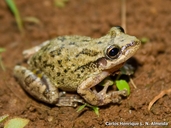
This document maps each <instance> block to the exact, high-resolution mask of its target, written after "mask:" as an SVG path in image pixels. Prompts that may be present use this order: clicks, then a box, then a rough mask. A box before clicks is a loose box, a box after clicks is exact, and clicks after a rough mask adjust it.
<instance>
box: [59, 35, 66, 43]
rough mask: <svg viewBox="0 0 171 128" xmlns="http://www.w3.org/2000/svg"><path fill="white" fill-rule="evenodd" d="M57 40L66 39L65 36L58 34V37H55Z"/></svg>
mask: <svg viewBox="0 0 171 128" xmlns="http://www.w3.org/2000/svg"><path fill="white" fill-rule="evenodd" d="M57 40H60V41H61V42H64V41H65V40H66V38H65V36H59V37H57Z"/></svg>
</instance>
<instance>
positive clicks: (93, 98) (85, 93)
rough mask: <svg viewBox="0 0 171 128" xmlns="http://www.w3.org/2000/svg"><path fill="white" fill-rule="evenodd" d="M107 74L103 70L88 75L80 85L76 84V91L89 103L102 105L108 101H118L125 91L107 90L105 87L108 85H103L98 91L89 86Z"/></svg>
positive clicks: (125, 93) (124, 94) (92, 85)
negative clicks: (91, 75)
mask: <svg viewBox="0 0 171 128" xmlns="http://www.w3.org/2000/svg"><path fill="white" fill-rule="evenodd" d="M108 75H109V74H108V73H107V72H103V73H102V74H99V75H96V76H94V77H90V78H88V79H87V80H85V81H84V82H83V83H82V84H81V85H79V86H78V89H77V92H78V93H79V94H80V95H81V96H82V97H83V98H84V99H85V100H86V101H87V102H88V103H90V104H92V105H96V106H102V105H105V104H108V103H116V102H119V101H120V99H121V96H127V91H126V90H123V91H113V92H109V93H106V92H107V88H108V86H109V85H107V84H106V85H105V87H104V89H102V91H100V92H98V93H97V92H96V91H92V90H91V88H92V87H94V86H96V85H97V84H98V83H99V82H101V80H103V79H104V78H106V77H107V76H108Z"/></svg>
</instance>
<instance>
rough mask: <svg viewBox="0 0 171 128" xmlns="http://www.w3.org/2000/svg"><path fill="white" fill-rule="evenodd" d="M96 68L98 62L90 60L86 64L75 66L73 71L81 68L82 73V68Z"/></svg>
mask: <svg viewBox="0 0 171 128" xmlns="http://www.w3.org/2000/svg"><path fill="white" fill-rule="evenodd" d="M96 68H98V64H97V63H96V62H94V61H91V62H89V63H87V64H84V65H82V66H79V67H77V68H76V69H75V70H74V71H75V72H76V71H78V70H80V69H81V72H82V73H83V72H84V70H87V69H90V70H91V69H93V70H95V69H96Z"/></svg>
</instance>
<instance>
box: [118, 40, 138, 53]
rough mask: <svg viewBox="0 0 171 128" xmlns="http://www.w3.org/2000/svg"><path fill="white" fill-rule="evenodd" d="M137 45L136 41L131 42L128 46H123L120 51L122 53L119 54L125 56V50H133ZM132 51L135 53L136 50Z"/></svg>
mask: <svg viewBox="0 0 171 128" xmlns="http://www.w3.org/2000/svg"><path fill="white" fill-rule="evenodd" d="M137 44H138V42H137V41H132V42H131V43H129V44H127V45H125V46H123V47H122V48H121V51H122V52H121V53H122V54H123V55H125V53H126V52H127V50H128V49H129V47H135V48H136V46H137ZM134 51H136V50H134Z"/></svg>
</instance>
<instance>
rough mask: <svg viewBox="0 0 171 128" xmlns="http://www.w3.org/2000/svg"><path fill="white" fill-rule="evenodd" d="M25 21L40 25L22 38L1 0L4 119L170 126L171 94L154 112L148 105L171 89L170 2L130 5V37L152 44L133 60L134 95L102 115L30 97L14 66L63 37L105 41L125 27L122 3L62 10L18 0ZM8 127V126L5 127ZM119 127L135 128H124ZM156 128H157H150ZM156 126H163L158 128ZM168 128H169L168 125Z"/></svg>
mask: <svg viewBox="0 0 171 128" xmlns="http://www.w3.org/2000/svg"><path fill="white" fill-rule="evenodd" d="M15 1H16V4H17V6H18V8H19V10H20V14H21V16H22V18H24V17H28V16H32V17H36V18H38V19H39V20H40V21H41V22H40V23H39V24H35V23H29V22H25V23H24V28H25V34H24V35H21V34H20V32H19V30H18V28H17V25H16V22H15V19H14V16H13V15H12V13H11V12H10V11H9V8H8V7H7V5H6V4H5V2H4V1H2V0H1V1H0V33H1V36H0V37H1V39H0V47H3V48H6V52H4V53H2V59H3V63H4V65H5V67H6V71H2V69H0V78H1V79H0V116H2V115H4V114H9V115H10V118H14V117H22V118H27V119H29V120H30V123H29V125H27V126H26V127H27V128H32V127H36V128H38V127H41V128H63V127H66V128H85V127H86V128H103V127H105V123H106V122H114V123H115V125H117V123H120V122H124V123H125V122H128V123H130V122H133V123H137V122H138V123H140V122H142V123H145V122H148V123H151V122H168V123H169V124H170V123H171V122H170V121H171V100H170V98H171V94H170V95H166V96H164V97H163V98H161V99H159V100H158V101H157V102H156V103H155V104H154V105H153V106H152V110H151V111H150V112H149V111H148V110H147V108H148V104H149V102H150V101H151V100H152V99H153V98H154V97H155V96H156V95H158V94H159V93H160V91H162V90H167V89H169V88H170V87H171V86H170V85H171V77H170V76H171V43H170V40H171V35H170V34H171V27H170V25H171V24H170V23H171V7H170V5H171V1H169V0H165V1H163V0H155V1H154V0H143V1H138V0H131V1H127V33H129V34H130V35H135V36H136V37H138V38H142V37H147V38H149V39H150V41H148V42H147V43H145V44H143V45H142V46H141V48H140V50H139V51H138V52H137V54H136V55H135V56H134V58H135V59H136V61H137V62H138V63H139V65H138V67H137V70H136V72H135V74H134V77H133V78H132V79H133V81H134V82H135V84H136V86H137V88H134V87H133V86H132V85H131V83H130V85H131V94H130V96H129V97H128V98H126V99H124V100H123V101H122V103H121V104H120V105H110V106H107V107H102V108H100V116H99V117H97V115H95V113H94V112H93V111H91V110H89V109H85V110H84V111H83V112H79V113H78V112H76V110H77V109H78V108H72V107H54V106H49V105H46V104H43V103H39V102H37V101H35V100H34V99H33V98H31V97H30V96H28V95H27V94H26V93H25V92H24V91H23V90H22V88H21V87H20V86H19V84H18V83H17V81H16V80H15V79H14V77H13V68H14V66H15V65H16V64H17V63H19V62H21V61H22V59H23V58H22V54H21V53H22V51H23V50H24V49H28V48H30V47H32V46H36V45H38V44H40V43H41V42H42V41H45V40H47V39H50V38H53V37H56V36H59V35H85V36H91V37H100V36H102V35H104V34H105V33H106V32H107V31H108V30H109V29H110V28H111V27H112V26H118V25H121V2H120V1H119V0H108V1H107V2H106V1H105V0H77V1H76V0H75V1H69V2H68V3H67V4H66V6H65V7H64V8H58V7H56V6H55V5H54V2H53V0H44V1H42V0H27V1H26V0H15ZM0 127H3V124H2V123H1V124H0ZM118 127H124V128H125V127H129V128H130V127H132V126H131V125H124V126H122V125H120V124H119V126H118ZM142 127H146V126H142ZM150 127H152V126H150ZM153 127H162V126H159V125H156V126H153ZM167 127H169V126H167Z"/></svg>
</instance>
